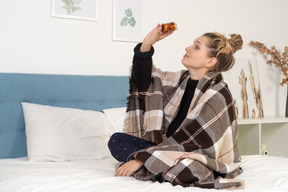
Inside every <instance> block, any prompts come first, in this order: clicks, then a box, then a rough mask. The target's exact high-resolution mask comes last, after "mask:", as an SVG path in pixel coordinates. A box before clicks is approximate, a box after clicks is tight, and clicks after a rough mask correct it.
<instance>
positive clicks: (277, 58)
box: [249, 41, 288, 86]
mask: <svg viewBox="0 0 288 192" xmlns="http://www.w3.org/2000/svg"><path fill="white" fill-rule="evenodd" d="M249 45H250V46H252V47H254V48H256V49H258V51H259V52H260V53H261V54H262V55H267V56H269V55H270V56H271V59H270V60H268V61H267V63H268V64H272V63H274V64H275V65H276V67H279V68H280V69H281V71H282V73H283V75H284V77H285V78H283V79H282V82H281V83H280V85H281V86H284V85H285V84H287V82H288V47H287V46H285V48H284V52H283V53H282V54H281V53H280V51H278V50H277V49H276V48H275V46H272V47H271V49H269V48H267V47H266V46H265V44H264V43H260V42H258V41H251V42H250V43H249Z"/></svg>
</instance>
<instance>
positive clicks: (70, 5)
mask: <svg viewBox="0 0 288 192" xmlns="http://www.w3.org/2000/svg"><path fill="white" fill-rule="evenodd" d="M81 1H82V0H62V2H63V3H64V4H65V6H63V7H62V8H63V9H66V10H67V15H71V14H72V13H74V12H76V11H78V10H81V8H80V7H76V4H80V3H81Z"/></svg>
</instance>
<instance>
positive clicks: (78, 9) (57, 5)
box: [51, 0, 98, 21]
mask: <svg viewBox="0 0 288 192" xmlns="http://www.w3.org/2000/svg"><path fill="white" fill-rule="evenodd" d="M51 15H52V17H59V18H68V19H80V20H88V21H97V19H98V18H97V0H51Z"/></svg>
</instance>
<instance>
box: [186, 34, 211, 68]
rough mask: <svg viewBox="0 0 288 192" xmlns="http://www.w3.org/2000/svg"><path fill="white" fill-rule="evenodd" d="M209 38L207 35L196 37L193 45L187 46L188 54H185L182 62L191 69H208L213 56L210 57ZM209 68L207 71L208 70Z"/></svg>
mask: <svg viewBox="0 0 288 192" xmlns="http://www.w3.org/2000/svg"><path fill="white" fill-rule="evenodd" d="M208 43H209V38H208V37H205V36H201V37H198V38H197V39H195V41H194V43H193V45H191V46H190V47H187V48H185V50H186V54H185V55H184V56H183V59H182V64H183V65H184V66H185V67H186V68H187V69H188V70H189V71H191V70H192V71H198V70H200V71H202V72H203V71H205V73H206V72H207V71H208V68H207V66H208V65H207V64H208V63H209V62H210V60H211V58H210V57H208V47H207V46H206V45H207V44H208ZM206 70H207V71H206Z"/></svg>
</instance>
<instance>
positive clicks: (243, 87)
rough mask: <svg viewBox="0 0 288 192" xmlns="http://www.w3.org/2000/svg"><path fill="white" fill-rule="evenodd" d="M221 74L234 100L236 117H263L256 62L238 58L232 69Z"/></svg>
mask: <svg viewBox="0 0 288 192" xmlns="http://www.w3.org/2000/svg"><path fill="white" fill-rule="evenodd" d="M222 74H223V77H224V79H225V81H226V82H227V84H228V87H229V89H230V91H231V94H232V96H233V98H234V105H235V109H236V110H235V111H236V116H237V117H238V118H254V117H264V110H263V104H262V93H261V86H260V84H261V81H260V77H259V71H258V64H257V61H256V60H255V59H240V58H238V59H236V60H235V64H234V66H233V68H232V69H230V70H229V71H227V72H223V73H222Z"/></svg>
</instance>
